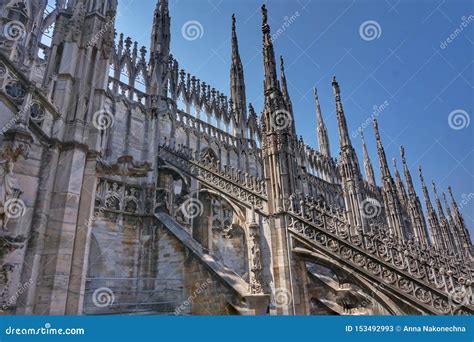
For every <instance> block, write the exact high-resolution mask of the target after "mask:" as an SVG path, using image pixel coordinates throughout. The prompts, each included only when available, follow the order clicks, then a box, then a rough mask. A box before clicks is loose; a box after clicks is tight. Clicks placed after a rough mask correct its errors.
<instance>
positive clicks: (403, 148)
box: [400, 145, 407, 164]
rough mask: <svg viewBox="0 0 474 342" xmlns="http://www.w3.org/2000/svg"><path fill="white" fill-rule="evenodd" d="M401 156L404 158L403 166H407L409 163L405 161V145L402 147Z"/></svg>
mask: <svg viewBox="0 0 474 342" xmlns="http://www.w3.org/2000/svg"><path fill="white" fill-rule="evenodd" d="M400 156H401V157H402V161H403V164H406V163H407V161H406V159H405V147H403V145H402V146H400Z"/></svg>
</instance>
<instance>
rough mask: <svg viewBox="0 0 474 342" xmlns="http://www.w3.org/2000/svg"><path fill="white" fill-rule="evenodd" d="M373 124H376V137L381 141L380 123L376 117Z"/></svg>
mask: <svg viewBox="0 0 474 342" xmlns="http://www.w3.org/2000/svg"><path fill="white" fill-rule="evenodd" d="M373 125H374V132H375V139H377V141H380V132H379V123H378V121H377V119H375V118H374V121H373Z"/></svg>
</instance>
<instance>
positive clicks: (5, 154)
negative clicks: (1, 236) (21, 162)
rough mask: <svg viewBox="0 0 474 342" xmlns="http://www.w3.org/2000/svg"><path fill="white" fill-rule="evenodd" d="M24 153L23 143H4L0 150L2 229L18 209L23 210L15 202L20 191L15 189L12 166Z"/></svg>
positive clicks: (0, 212) (0, 210)
mask: <svg viewBox="0 0 474 342" xmlns="http://www.w3.org/2000/svg"><path fill="white" fill-rule="evenodd" d="M26 154H27V151H26V149H25V145H22V144H21V145H18V146H16V147H13V146H12V145H6V146H5V147H4V148H3V149H2V150H0V224H1V228H2V229H3V230H6V228H7V223H8V221H9V219H10V218H11V217H16V216H17V214H18V213H17V211H18V210H24V204H23V205H21V204H20V205H19V203H17V201H18V198H19V196H20V193H21V192H20V190H18V189H16V186H17V180H16V177H15V175H14V174H13V167H14V164H15V162H16V161H17V160H18V158H19V157H20V156H25V155H26ZM20 207H23V208H20Z"/></svg>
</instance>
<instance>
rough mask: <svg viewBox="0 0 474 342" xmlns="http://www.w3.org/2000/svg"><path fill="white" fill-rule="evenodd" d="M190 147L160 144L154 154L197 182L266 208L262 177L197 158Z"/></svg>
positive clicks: (245, 203)
mask: <svg viewBox="0 0 474 342" xmlns="http://www.w3.org/2000/svg"><path fill="white" fill-rule="evenodd" d="M194 154H195V153H193V151H192V150H190V149H188V148H186V147H183V146H179V147H178V148H173V147H171V146H161V147H160V150H159V152H158V156H159V157H160V158H162V159H163V161H164V162H166V163H168V164H170V165H172V166H174V167H176V168H177V169H179V170H180V171H182V172H184V173H186V174H188V175H190V176H192V177H194V178H196V179H198V180H199V181H200V182H202V183H204V184H206V185H208V186H209V187H211V188H214V189H216V190H218V191H222V192H223V193H225V194H226V195H228V196H230V197H232V198H234V199H235V200H237V201H238V202H242V203H243V204H244V205H246V206H248V207H254V208H255V209H256V210H258V211H259V212H260V213H264V211H265V210H266V208H265V207H266V206H265V203H266V202H267V193H266V188H265V181H264V180H263V179H260V178H258V177H254V176H252V175H249V174H247V173H245V172H241V171H240V170H235V169H234V168H229V167H227V166H226V167H224V168H221V167H220V165H219V163H218V162H213V161H210V160H206V159H200V158H199V156H194Z"/></svg>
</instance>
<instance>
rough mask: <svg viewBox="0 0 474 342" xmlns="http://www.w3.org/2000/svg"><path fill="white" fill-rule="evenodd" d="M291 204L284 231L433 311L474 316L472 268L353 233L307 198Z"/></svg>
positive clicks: (410, 246)
mask: <svg viewBox="0 0 474 342" xmlns="http://www.w3.org/2000/svg"><path fill="white" fill-rule="evenodd" d="M299 203H300V204H299V205H298V204H297V203H295V202H294V201H293V202H292V203H290V204H289V209H288V211H287V213H286V216H287V219H288V229H289V230H290V231H291V232H293V233H294V234H295V235H296V236H298V237H302V238H303V239H304V240H305V241H309V242H310V244H311V245H313V246H315V247H316V248H317V249H319V250H321V249H322V250H324V251H325V252H326V253H328V254H329V255H331V256H335V257H337V258H338V259H339V260H342V261H343V262H345V263H347V264H349V265H350V266H351V267H352V268H353V269H354V270H356V271H357V272H362V273H364V274H365V275H367V276H369V277H370V278H372V279H374V280H376V281H379V282H380V283H382V284H384V286H385V287H387V288H390V289H392V290H394V291H396V293H397V294H399V295H401V296H403V297H405V298H407V299H409V300H410V301H411V302H414V303H415V304H417V305H419V306H421V307H423V308H424V309H425V310H427V311H428V312H431V313H434V314H462V315H467V314H473V313H474V310H473V307H472V296H473V293H472V269H470V268H469V267H467V266H465V265H463V264H461V263H458V262H456V261H454V260H453V259H450V258H446V257H444V258H443V257H441V256H440V255H439V254H437V253H436V252H435V251H432V250H425V251H421V250H417V247H416V246H415V245H413V244H408V243H406V244H405V243H403V244H402V243H398V242H396V241H395V240H394V239H393V238H392V237H391V236H389V235H387V234H385V233H384V232H383V231H380V232H379V233H377V234H362V232H360V233H359V234H357V235H352V234H351V230H350V229H349V228H350V227H349V224H348V222H347V221H346V220H345V218H344V217H343V216H342V215H341V214H340V212H338V211H334V210H333V211H331V210H327V209H326V208H324V206H323V205H321V204H318V203H315V204H314V205H312V206H308V205H306V201H301V202H299Z"/></svg>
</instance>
